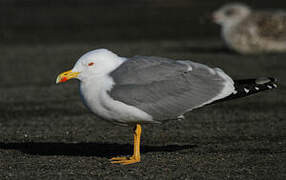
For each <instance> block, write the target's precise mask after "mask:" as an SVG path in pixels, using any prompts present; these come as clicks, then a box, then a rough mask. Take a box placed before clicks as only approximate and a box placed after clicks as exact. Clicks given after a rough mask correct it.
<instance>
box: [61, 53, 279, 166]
mask: <svg viewBox="0 0 286 180" xmlns="http://www.w3.org/2000/svg"><path fill="white" fill-rule="evenodd" d="M73 78H76V79H79V80H80V95H81V97H82V100H83V103H84V104H85V105H86V106H87V108H88V109H89V110H90V111H91V112H92V113H94V114H95V115H96V117H99V118H101V119H103V120H106V121H108V122H111V123H113V124H117V125H123V126H129V127H134V132H133V135H134V152H133V155H132V156H130V157H114V158H111V162H112V163H120V164H124V165H125V164H132V163H136V162H139V161H140V136H141V131H142V129H141V125H142V124H149V123H156V124H158V123H159V124H160V123H162V122H164V121H166V120H179V119H182V118H184V114H185V113H186V112H189V111H191V110H193V109H195V108H199V107H202V106H204V105H207V104H211V103H215V102H219V101H224V100H228V99H234V98H238V97H244V96H247V95H250V94H253V93H257V92H260V91H263V90H267V89H271V88H275V87H277V84H276V80H275V79H274V78H258V79H246V80H236V81H234V80H232V78H231V77H230V76H228V75H227V74H226V73H224V72H223V71H222V70H221V69H219V68H211V67H208V66H206V65H203V64H199V63H196V62H193V61H190V60H173V59H168V58H162V57H153V56H151V57H150V56H134V57H131V58H126V57H120V56H118V55H116V54H115V53H113V52H111V51H109V50H107V49H97V50H93V51H90V52H87V53H86V54H84V55H83V56H81V57H80V58H79V59H78V61H77V62H76V63H75V65H74V67H73V68H72V69H71V70H69V71H66V72H63V73H61V74H59V75H58V77H57V80H56V83H62V82H66V81H67V80H70V79H73ZM269 87H271V88H269ZM246 89H247V90H246Z"/></svg>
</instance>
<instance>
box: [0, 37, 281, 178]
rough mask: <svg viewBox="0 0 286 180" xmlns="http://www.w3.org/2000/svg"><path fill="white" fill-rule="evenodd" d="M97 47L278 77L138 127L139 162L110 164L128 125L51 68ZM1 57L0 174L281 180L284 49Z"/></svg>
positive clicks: (50, 48)
mask: <svg viewBox="0 0 286 180" xmlns="http://www.w3.org/2000/svg"><path fill="white" fill-rule="evenodd" d="M98 47H106V48H108V49H111V50H113V51H115V52H118V53H119V52H120V54H121V55H123V56H131V55H133V54H144V55H157V56H166V57H175V58H178V59H187V58H192V59H195V60H196V59H197V60H199V62H201V63H206V64H208V65H217V66H219V67H222V68H223V69H224V70H225V71H226V72H227V73H229V74H230V75H232V76H233V77H236V78H247V77H257V76H275V77H277V78H278V79H279V80H280V87H279V88H278V89H275V90H273V91H268V92H264V93H261V94H259V95H255V96H252V97H248V98H245V99H241V100H236V101H231V102H225V103H220V104H216V105H212V106H208V107H205V108H202V109H198V110H195V111H193V112H191V113H188V115H187V118H186V120H184V121H179V122H168V123H166V124H163V125H150V126H149V125H148V126H144V127H143V135H142V162H141V163H138V164H134V165H129V166H121V165H112V164H111V163H110V162H109V161H108V158H110V157H112V156H118V155H125V154H131V152H132V146H131V144H132V133H131V130H130V129H128V128H124V127H116V126H113V125H110V124H108V123H106V122H103V121H100V120H97V119H94V117H93V116H92V115H91V114H90V113H88V111H87V110H86V109H85V108H84V107H83V105H82V104H81V102H80V99H79V95H78V89H77V86H78V82H76V81H70V82H68V83H66V84H62V85H56V84H55V79H56V75H57V73H59V72H62V71H63V70H66V69H68V68H70V67H71V66H72V64H73V63H74V62H75V61H76V59H77V58H78V57H79V56H80V55H81V54H82V53H83V52H85V51H87V50H90V49H95V48H98ZM194 47H195V48H194ZM12 49H13V51H11V50H12ZM0 54H1V55H2V57H1V65H0V68H1V69H0V73H1V77H2V78H1V81H2V83H1V87H0V91H1V93H0V94H1V96H0V99H1V103H0V108H1V111H0V113H1V120H0V160H1V166H0V176H1V178H0V179H40V178H41V179H79V178H84V179H85V178H86V179H88V178H89V179H94V178H95V177H100V178H106V179H111V178H116V177H121V178H127V179H129V178H131V179H132V178H134V179H135V178H143V179H153V178H154V179H163V178H164V179H165V178H173V179H185V178H187V179H192V178H194V179H228V178H229V179H285V178H286V170H285V168H286V161H285V159H286V131H285V127H286V126H285V125H286V120H285V117H286V116H285V115H286V112H285V105H286V94H285V89H286V88H285V83H286V82H285V81H286V80H285V75H286V73H285V69H286V61H285V59H286V55H285V54H284V55H282V54H281V55H264V56H262V55H261V56H240V55H237V54H234V53H231V52H229V51H226V50H224V49H221V46H220V44H218V43H216V42H209V41H208V43H206V42H205V43H203V41H200V42H191V41H184V42H175V41H160V42H158V41H156V42H145V43H123V42H121V43H106V44H64V45H38V46H27V45H26V46H21V45H19V46H2V47H1V48H0Z"/></svg>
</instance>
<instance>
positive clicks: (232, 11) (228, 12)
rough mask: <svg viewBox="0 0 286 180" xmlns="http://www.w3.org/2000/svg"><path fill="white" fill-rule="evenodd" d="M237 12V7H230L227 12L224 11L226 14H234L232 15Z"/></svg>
mask: <svg viewBox="0 0 286 180" xmlns="http://www.w3.org/2000/svg"><path fill="white" fill-rule="evenodd" d="M235 13H236V10H235V9H228V10H226V11H225V12H224V14H225V15H226V16H232V15H234V14H235Z"/></svg>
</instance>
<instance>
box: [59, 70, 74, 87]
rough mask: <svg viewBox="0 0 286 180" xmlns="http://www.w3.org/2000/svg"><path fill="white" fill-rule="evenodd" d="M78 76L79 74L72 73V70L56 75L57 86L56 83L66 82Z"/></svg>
mask: <svg viewBox="0 0 286 180" xmlns="http://www.w3.org/2000/svg"><path fill="white" fill-rule="evenodd" d="M78 75H79V72H72V70H69V71H66V72H63V73H61V74H59V75H58V77H57V80H56V83H57V84H58V83H62V82H66V81H67V80H70V79H73V78H76V77H78Z"/></svg>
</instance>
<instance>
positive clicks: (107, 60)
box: [56, 49, 124, 83]
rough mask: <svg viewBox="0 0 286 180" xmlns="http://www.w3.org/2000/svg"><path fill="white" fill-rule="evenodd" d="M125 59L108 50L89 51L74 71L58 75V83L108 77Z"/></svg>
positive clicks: (80, 59) (78, 61) (81, 58)
mask: <svg viewBox="0 0 286 180" xmlns="http://www.w3.org/2000/svg"><path fill="white" fill-rule="evenodd" d="M123 59H124V58H121V57H118V56H117V55H116V54H114V53H113V52H111V51H109V50H107V49H97V50H93V51H89V52H87V53H86V54H84V55H83V56H81V57H80V58H79V59H78V60H77V62H76V63H75V65H74V67H73V68H72V70H69V71H66V72H63V73H61V74H60V75H58V77H57V81H56V83H60V82H65V81H67V80H69V79H72V78H77V79H79V80H81V81H84V80H86V79H88V78H91V77H94V76H101V75H107V74H108V73H110V72H111V71H112V70H114V69H115V68H117V67H118V66H119V65H120V64H121V63H122V61H123Z"/></svg>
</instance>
